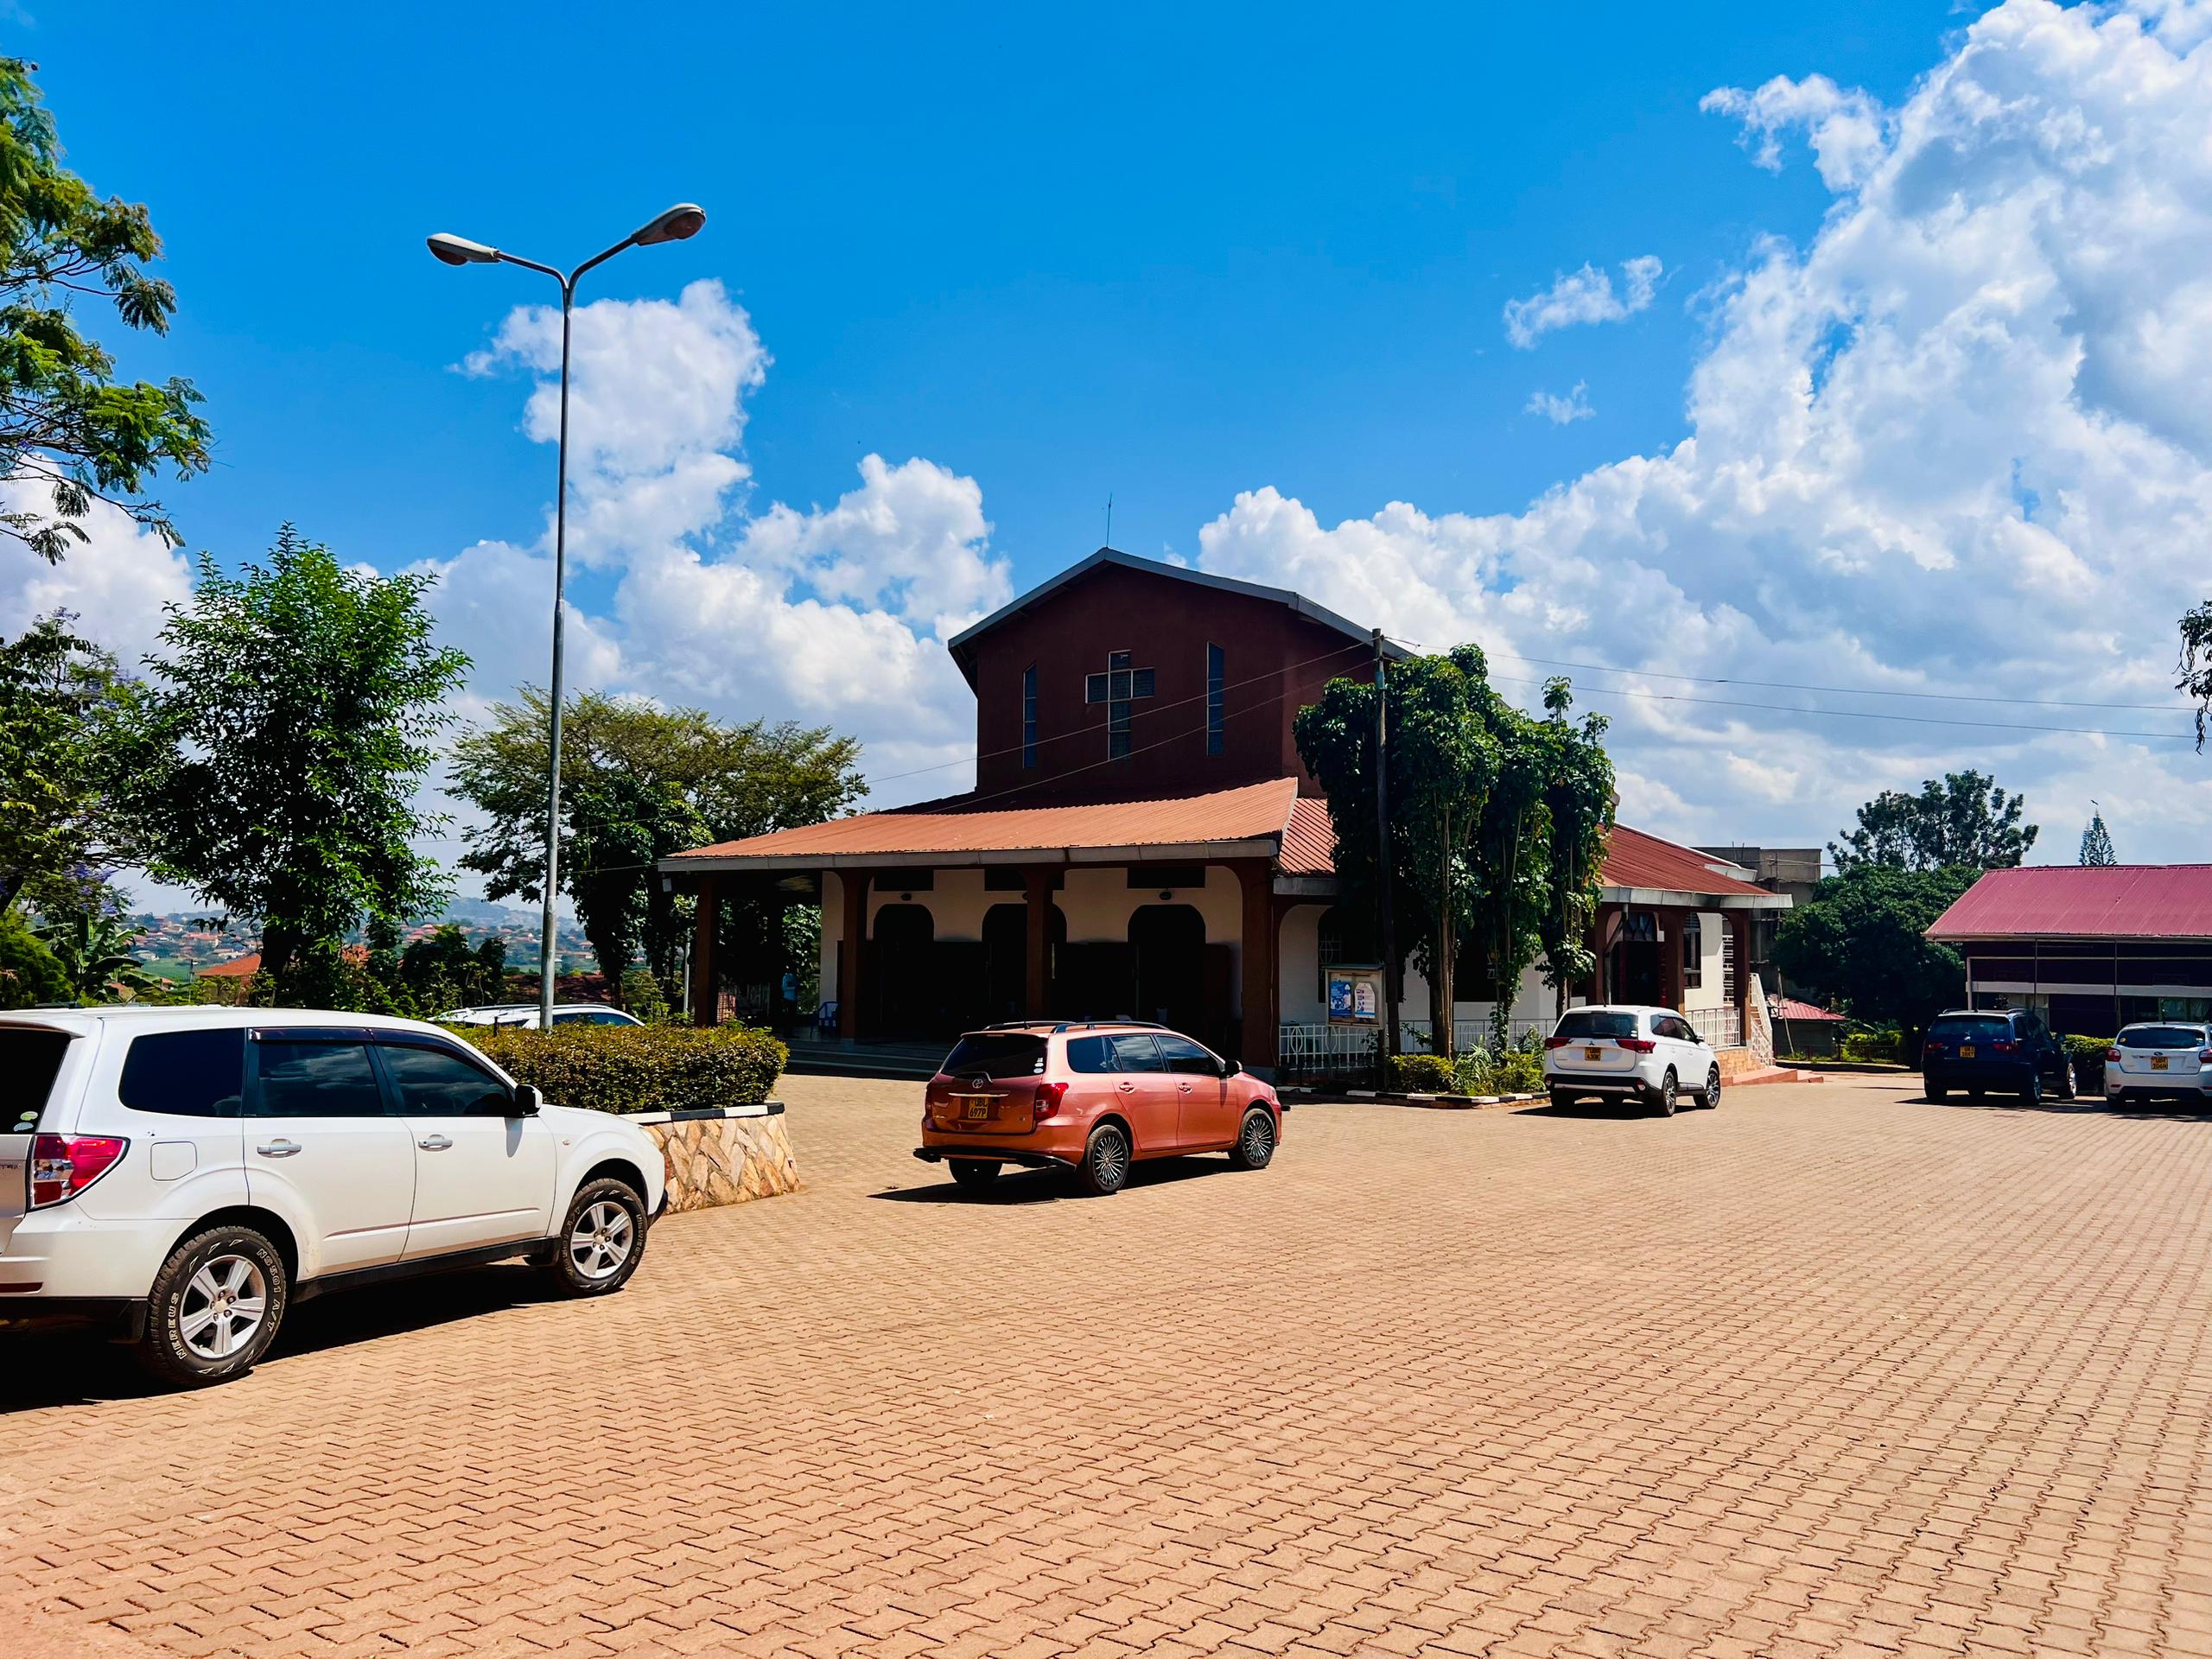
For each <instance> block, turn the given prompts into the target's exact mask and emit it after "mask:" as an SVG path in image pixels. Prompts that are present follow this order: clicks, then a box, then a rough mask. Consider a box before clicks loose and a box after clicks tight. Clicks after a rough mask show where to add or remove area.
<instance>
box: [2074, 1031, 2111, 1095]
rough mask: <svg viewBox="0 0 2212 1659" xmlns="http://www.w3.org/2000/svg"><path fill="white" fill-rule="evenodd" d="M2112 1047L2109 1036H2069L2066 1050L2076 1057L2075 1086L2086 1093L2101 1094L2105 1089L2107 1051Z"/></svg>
mask: <svg viewBox="0 0 2212 1659" xmlns="http://www.w3.org/2000/svg"><path fill="white" fill-rule="evenodd" d="M2111 1047H2112V1039H2111V1038H2109V1037H2069V1038H2068V1039H2066V1052H2068V1053H2069V1054H2071V1055H2072V1056H2073V1057H2074V1087H2075V1090H2078V1091H2079V1092H2081V1093H2082V1094H2085V1095H2101V1094H2102V1093H2104V1091H2105V1053H2106V1051H2107V1050H2108V1049H2110V1048H2111Z"/></svg>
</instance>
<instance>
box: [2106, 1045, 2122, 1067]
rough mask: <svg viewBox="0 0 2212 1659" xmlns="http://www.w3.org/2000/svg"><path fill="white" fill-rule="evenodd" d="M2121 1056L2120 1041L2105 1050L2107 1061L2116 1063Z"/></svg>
mask: <svg viewBox="0 0 2212 1659" xmlns="http://www.w3.org/2000/svg"><path fill="white" fill-rule="evenodd" d="M2105 1058H2106V1060H2107V1061H2108V1062H2112V1063H2115V1064H2116V1063H2117V1062H2118V1061H2119V1060H2120V1058H2121V1057H2120V1045H2119V1044H2118V1043H2114V1044H2113V1046H2111V1047H2110V1048H2108V1049H2107V1050H2105Z"/></svg>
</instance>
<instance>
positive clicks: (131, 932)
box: [33, 910, 161, 1002]
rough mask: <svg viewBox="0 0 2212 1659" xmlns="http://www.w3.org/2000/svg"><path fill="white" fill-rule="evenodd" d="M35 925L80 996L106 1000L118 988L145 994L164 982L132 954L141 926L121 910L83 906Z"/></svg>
mask: <svg viewBox="0 0 2212 1659" xmlns="http://www.w3.org/2000/svg"><path fill="white" fill-rule="evenodd" d="M33 931H35V933H36V934H37V935H38V937H39V940H40V943H41V944H44V945H45V946H46V948H47V949H48V950H51V951H52V952H53V953H54V959H55V960H56V961H57V962H59V963H60V964H61V971H62V972H64V973H65V974H67V975H68V976H69V983H70V985H71V987H72V988H73V989H74V990H75V992H76V994H77V995H79V996H80V997H86V998H91V999H93V1000H96V1001H103V1002H105V1001H111V1000H112V999H113V998H114V997H115V996H116V995H117V994H118V993H122V994H124V996H125V997H126V998H128V997H134V996H141V995H144V994H145V993H146V992H148V991H150V990H153V989H155V988H157V987H159V986H160V984H161V981H160V980H159V979H157V978H156V976H153V975H152V974H149V973H148V972H147V971H146V969H145V967H144V965H143V963H140V962H139V960H138V959H137V957H134V956H132V955H131V954H130V947H131V945H132V944H135V943H136V942H137V938H138V930H137V928H135V927H132V926H131V925H130V924H129V923H128V922H125V921H124V919H123V918H121V917H119V916H110V915H105V914H101V913H95V912H92V911H89V910H86V911H79V912H78V913H77V914H76V915H74V916H71V917H67V918H64V919H62V920H60V921H57V922H48V923H47V924H45V925H43V926H41V927H38V928H35V929H34V930H33Z"/></svg>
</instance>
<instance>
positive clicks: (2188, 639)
mask: <svg viewBox="0 0 2212 1659" xmlns="http://www.w3.org/2000/svg"><path fill="white" fill-rule="evenodd" d="M2174 667H2175V671H2176V672H2177V674H2178V675H2179V676H2180V677H2179V678H2178V679H2177V680H2176V681H2175V682H2174V690H2177V691H2185V692H2187V693H2188V694H2189V696H2190V699H2191V701H2193V702H2195V703H2196V751H2197V753H2199V754H2202V753H2203V752H2204V737H2205V729H2206V721H2207V720H2208V719H2212V599H2208V600H2206V601H2204V602H2203V603H2202V605H2199V606H2197V607H2195V608H2194V609H2192V610H2190V612H2189V613H2187V614H2186V615H2184V616H2183V618H2182V620H2181V660H2180V661H2179V662H2177V664H2175V665H2174Z"/></svg>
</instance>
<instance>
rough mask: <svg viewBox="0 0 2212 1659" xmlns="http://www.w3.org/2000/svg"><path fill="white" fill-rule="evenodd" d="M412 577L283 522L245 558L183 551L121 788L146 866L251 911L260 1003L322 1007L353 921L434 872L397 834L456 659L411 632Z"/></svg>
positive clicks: (430, 757)
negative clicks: (352, 563)
mask: <svg viewBox="0 0 2212 1659" xmlns="http://www.w3.org/2000/svg"><path fill="white" fill-rule="evenodd" d="M430 583H431V579H430V578H429V577H428V576H420V575H397V576H378V575H372V574H366V573H364V572H362V571H360V570H358V569H346V568H345V567H343V566H341V565H340V563H338V561H337V559H336V558H335V557H334V556H332V554H331V553H330V551H329V550H328V549H327V548H324V547H321V546H320V545H318V544H316V543H312V542H308V541H306V540H303V539H302V537H300V535H299V534H298V532H297V531H295V530H294V529H293V527H292V526H291V525H289V524H287V525H285V526H284V527H283V530H282V531H280V532H279V533H278V535H277V544H276V546H275V547H274V548H273V549H271V550H270V556H269V563H268V564H267V565H266V566H265V567H263V566H256V565H249V566H247V567H246V568H245V570H244V571H243V572H242V573H241V574H240V575H237V576H230V575H224V574H223V573H222V572H221V571H220V570H219V569H217V567H216V565H215V563H214V561H213V559H212V558H210V557H207V556H204V555H203V556H202V557H201V559H200V576H199V582H198V584H197V586H196V588H195V589H194V594H193V600H192V603H191V605H190V606H189V607H179V606H171V607H169V613H168V617H169V620H168V625H167V626H165V627H164V628H163V629H162V635H161V638H162V645H163V646H164V647H165V648H166V649H165V652H159V653H156V655H153V656H150V657H149V658H147V666H148V667H149V669H150V670H151V671H152V672H153V674H154V676H155V677H156V679H157V680H158V681H159V682H160V683H159V684H158V685H156V686H154V687H153V688H151V689H150V690H149V691H148V693H147V695H146V696H145V698H144V703H143V709H141V710H140V711H139V713H138V715H137V717H136V719H135V720H134V721H133V723H132V727H131V731H130V741H129V743H128V744H127V746H126V749H125V753H126V758H127V760H128V763H129V768H130V779H129V780H128V782H127V783H126V784H124V785H123V786H122V789H121V791H120V793H121V800H122V804H123V806H124V810H125V812H126V814H127V816H128V818H129V820H130V828H131V831H132V834H133V835H134V836H135V837H136V838H137V845H138V848H139V849H140V851H141V853H142V855H143V859H144V861H145V864H146V868H147V870H148V872H149V874H151V875H153V876H154V878H155V879H156V880H163V881H173V882H176V883H179V884H181V885H182V886H186V887H191V888H192V889H193V890H194V892H196V893H198V894H199V895H200V898H201V899H204V900H206V901H207V902H208V903H210V904H212V905H215V906H220V907H221V908H222V909H223V910H225V911H226V912H228V913H229V914H230V915H233V916H245V917H250V918H253V919H254V920H255V921H257V922H258V923H259V924H260V927H261V954H262V962H263V965H264V969H266V971H267V972H268V973H269V974H270V977H271V982H272V985H273V987H274V995H276V997H277V1000H278V1001H280V1002H291V1003H302V1004H305V1005H308V1006H327V1005H328V1003H329V1002H330V1001H331V1000H332V999H333V998H334V997H335V996H337V995H340V992H341V991H342V989H343V987H344V985H345V982H346V969H345V964H344V963H343V962H342V960H341V955H340V953H341V951H342V950H343V947H344V944H345V941H346V937H347V935H348V934H350V933H352V932H353V931H354V930H355V929H356V928H357V927H359V926H360V925H362V923H363V921H364V920H365V919H379V918H380V919H382V920H384V921H385V922H387V923H391V924H397V923H401V922H404V921H406V920H409V919H410V918H414V917H416V916H420V915H424V914H428V913H431V912H435V910H436V909H437V908H438V907H440V906H442V904H443V903H444V901H445V897H446V893H447V892H448V882H447V878H446V876H445V874H444V873H443V871H442V868H441V867H440V865H439V864H438V862H437V861H435V860H433V859H430V858H427V857H424V856H423V855H422V854H420V853H418V852H417V851H416V849H415V842H416V841H417V840H418V839H420V838H422V837H423V836H428V835H431V834H434V833H435V832H436V830H438V829H440V828H442V826H443V824H444V823H445V822H446V821H445V820H444V819H443V818H442V817H436V816H434V815H429V814H426V813H424V812H423V811H422V810H420V808H419V806H418V805H417V796H418V793H419V791H420V790H421V788H422V785H423V779H424V778H425V776H426V775H427V774H428V772H429V769H430V766H431V764H432V762H433V761H434V760H435V759H436V758H437V757H436V752H435V749H434V748H433V747H432V744H433V741H434V740H435V738H436V737H437V735H438V734H439V733H440V732H441V731H442V730H443V729H444V728H446V727H447V726H448V724H449V723H450V720H451V717H450V716H449V715H447V714H446V713H444V712H443V709H442V704H443V702H444V700H445V698H446V696H447V695H448V693H449V692H451V691H452V690H454V688H455V687H456V686H458V685H459V684H460V683H461V679H462V677H463V675H464V674H465V672H466V671H467V663H468V659H467V657H465V656H464V655H462V654H461V652H458V651H454V650H450V649H447V648H443V647H441V646H439V645H436V644H435V643H434V642H433V640H432V638H431V621H430V617H429V613H428V612H427V611H425V610H424V608H423V593H424V592H425V590H426V589H428V588H429V586H430Z"/></svg>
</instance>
